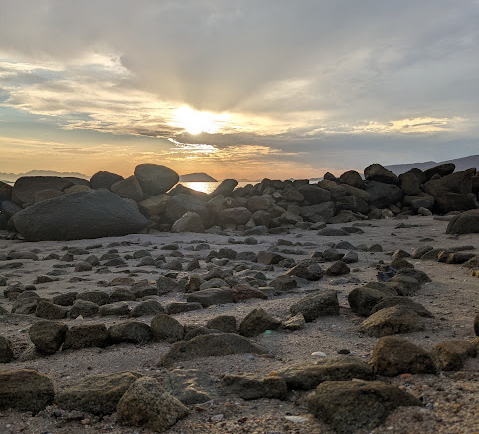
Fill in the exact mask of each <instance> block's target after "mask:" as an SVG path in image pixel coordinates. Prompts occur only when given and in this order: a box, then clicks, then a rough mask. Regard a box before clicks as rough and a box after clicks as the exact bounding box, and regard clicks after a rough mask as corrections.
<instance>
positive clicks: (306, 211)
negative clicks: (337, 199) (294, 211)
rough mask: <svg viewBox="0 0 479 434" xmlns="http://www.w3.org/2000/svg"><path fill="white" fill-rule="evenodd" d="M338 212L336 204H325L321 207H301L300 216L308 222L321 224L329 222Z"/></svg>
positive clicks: (320, 205)
mask: <svg viewBox="0 0 479 434" xmlns="http://www.w3.org/2000/svg"><path fill="white" fill-rule="evenodd" d="M335 211H336V208H335V206H334V202H332V201H329V202H324V203H321V204H319V205H310V206H303V207H301V211H300V215H301V217H303V219H304V220H305V221H307V222H311V223H319V222H327V221H329V220H330V219H331V218H332V217H333V216H334V213H335Z"/></svg>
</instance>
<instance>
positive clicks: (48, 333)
mask: <svg viewBox="0 0 479 434" xmlns="http://www.w3.org/2000/svg"><path fill="white" fill-rule="evenodd" d="M67 331H68V326H67V325H66V324H64V323H62V322H55V321H38V322H36V323H35V324H33V325H32V326H31V327H30V328H29V329H28V335H29V336H30V339H31V340H32V342H33V343H34V345H35V347H36V348H37V350H38V351H40V352H41V353H44V354H54V353H56V352H57V350H58V349H59V348H60V347H61V345H62V344H63V342H64V340H65V336H66V333H67Z"/></svg>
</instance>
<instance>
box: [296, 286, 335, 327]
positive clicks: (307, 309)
mask: <svg viewBox="0 0 479 434" xmlns="http://www.w3.org/2000/svg"><path fill="white" fill-rule="evenodd" d="M290 311H291V313H292V314H293V315H296V314H298V313H302V314H303V315H304V319H305V320H306V321H307V322H311V321H314V320H315V319H316V318H318V317H320V316H328V315H339V302H338V293H337V292H336V291H334V290H332V289H320V290H319V291H317V292H314V293H312V294H309V295H307V296H306V297H304V298H302V299H301V300H299V301H297V302H296V303H294V304H293V305H292V306H291V308H290Z"/></svg>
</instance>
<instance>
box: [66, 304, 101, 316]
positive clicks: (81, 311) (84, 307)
mask: <svg viewBox="0 0 479 434" xmlns="http://www.w3.org/2000/svg"><path fill="white" fill-rule="evenodd" d="M99 310H100V308H99V306H98V304H96V303H93V302H92V301H88V300H76V301H75V303H73V306H72V307H71V309H70V312H69V314H70V318H78V317H79V316H82V317H84V318H88V317H92V316H95V315H98V312H99Z"/></svg>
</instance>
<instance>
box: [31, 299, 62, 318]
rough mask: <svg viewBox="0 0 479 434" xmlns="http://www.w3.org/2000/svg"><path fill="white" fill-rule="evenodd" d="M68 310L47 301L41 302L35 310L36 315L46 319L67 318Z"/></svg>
mask: <svg viewBox="0 0 479 434" xmlns="http://www.w3.org/2000/svg"><path fill="white" fill-rule="evenodd" d="M67 312H68V309H67V308H66V307H64V306H58V305H56V304H53V303H51V302H49V301H47V300H40V301H39V302H38V304H37V307H36V309H35V315H36V316H38V317H39V318H44V319H63V318H65V317H66V316H67Z"/></svg>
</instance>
